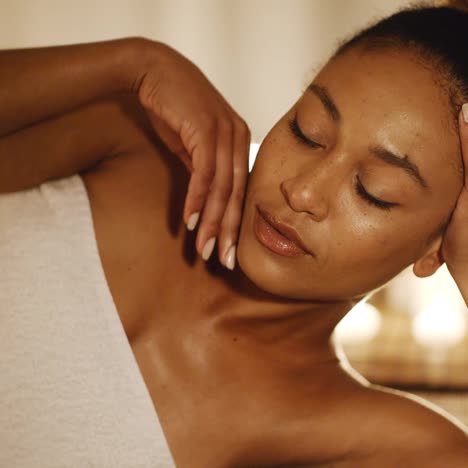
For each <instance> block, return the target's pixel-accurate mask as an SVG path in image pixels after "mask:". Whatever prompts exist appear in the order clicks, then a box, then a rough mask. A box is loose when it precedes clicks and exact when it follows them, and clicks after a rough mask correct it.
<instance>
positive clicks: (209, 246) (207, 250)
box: [202, 237, 216, 260]
mask: <svg viewBox="0 0 468 468" xmlns="http://www.w3.org/2000/svg"><path fill="white" fill-rule="evenodd" d="M215 242H216V237H210V238H209V239H208V240H207V241H206V244H205V247H203V252H202V258H203V260H208V259H209V258H210V255H211V253H212V252H213V247H214V245H215Z"/></svg>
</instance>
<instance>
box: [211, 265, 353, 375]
mask: <svg viewBox="0 0 468 468" xmlns="http://www.w3.org/2000/svg"><path fill="white" fill-rule="evenodd" d="M210 268H215V269H216V271H215V272H214V273H215V275H216V276H217V277H218V278H219V281H220V282H221V283H222V287H220V288H216V289H217V290H216V291H214V292H213V296H212V298H211V299H212V300H210V306H209V308H208V309H209V311H208V312H209V314H210V316H211V317H212V319H213V321H214V324H215V326H216V327H217V328H218V329H219V330H222V331H223V332H225V333H227V334H228V335H230V336H232V337H233V339H234V337H243V338H244V339H248V340H251V341H254V342H255V347H256V349H259V348H260V349H261V350H262V351H263V352H264V353H267V355H269V356H271V357H272V358H273V359H274V360H275V362H277V363H278V364H286V365H288V366H289V367H300V368H304V367H311V366H316V365H321V364H323V363H328V362H334V363H337V362H338V358H337V355H336V351H335V348H334V346H333V344H332V342H331V340H330V337H331V335H332V333H333V330H334V328H335V327H336V325H337V324H338V322H339V321H340V320H341V319H342V318H343V317H344V316H345V315H346V313H347V312H348V311H349V310H350V309H351V308H352V307H353V305H355V304H356V302H357V300H351V299H347V300H342V301H333V302H324V301H302V300H295V299H287V298H282V297H278V296H275V295H273V294H270V293H267V292H265V291H263V290H261V289H259V288H258V287H257V286H256V285H255V284H254V283H253V282H252V281H250V279H249V278H247V276H246V275H245V274H244V273H243V272H242V271H241V270H240V269H239V268H236V270H235V271H234V272H230V271H228V270H226V269H224V268H223V267H216V266H215V265H213V264H211V265H210ZM220 304H222V307H220ZM220 310H221V313H220ZM236 339H237V338H236ZM260 349H259V351H260Z"/></svg>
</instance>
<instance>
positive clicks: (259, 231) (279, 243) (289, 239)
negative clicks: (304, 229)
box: [254, 206, 313, 257]
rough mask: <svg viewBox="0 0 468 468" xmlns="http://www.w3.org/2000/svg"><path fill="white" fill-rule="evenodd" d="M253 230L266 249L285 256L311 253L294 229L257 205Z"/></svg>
mask: <svg viewBox="0 0 468 468" xmlns="http://www.w3.org/2000/svg"><path fill="white" fill-rule="evenodd" d="M254 230H255V234H256V236H257V239H258V240H259V241H260V242H261V243H262V244H263V245H264V246H265V247H267V248H268V249H270V250H272V251H273V252H275V253H278V254H280V255H284V256H287V257H297V256H303V255H313V253H312V252H310V251H309V250H308V249H307V247H306V246H305V245H304V243H303V242H302V239H301V238H300V236H299V234H298V233H297V232H296V230H295V229H294V228H293V227H292V226H290V225H288V224H286V223H284V222H282V221H279V220H278V219H277V218H275V217H273V216H272V215H270V214H269V213H267V212H266V211H264V210H262V209H260V208H259V207H258V206H257V211H256V213H255V221H254Z"/></svg>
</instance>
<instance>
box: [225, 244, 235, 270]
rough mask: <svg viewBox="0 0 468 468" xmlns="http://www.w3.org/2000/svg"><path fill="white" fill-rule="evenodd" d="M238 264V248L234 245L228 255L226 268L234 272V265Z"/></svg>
mask: <svg viewBox="0 0 468 468" xmlns="http://www.w3.org/2000/svg"><path fill="white" fill-rule="evenodd" d="M235 264H236V246H235V245H232V246H231V247H230V248H229V250H228V253H227V255H226V267H227V268H229V269H230V270H234V265H235Z"/></svg>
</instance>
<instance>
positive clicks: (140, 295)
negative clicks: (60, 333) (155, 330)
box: [80, 103, 188, 339]
mask: <svg viewBox="0 0 468 468" xmlns="http://www.w3.org/2000/svg"><path fill="white" fill-rule="evenodd" d="M125 112H126V113H127V118H128V120H129V125H131V126H132V134H133V136H132V138H133V142H134V144H133V145H132V146H131V149H130V150H128V151H126V152H125V153H123V154H120V155H118V156H115V157H112V158H108V159H105V160H103V161H102V162H101V163H100V164H98V165H97V166H95V167H93V168H92V169H90V170H87V171H84V172H82V173H81V174H80V175H81V177H82V179H83V182H84V184H85V186H86V190H87V193H88V197H89V201H90V206H91V211H92V216H93V223H94V229H95V236H96V241H97V245H98V250H99V255H100V257H101V261H102V265H103V268H104V271H105V275H106V279H107V282H108V286H109V289H110V291H111V293H112V296H113V298H114V302H115V304H116V307H117V310H118V312H119V315H120V318H121V321H122V323H123V325H124V328H125V331H126V333H127V336H128V337H129V339H131V337H132V336H135V335H136V334H137V333H138V331H139V328H140V327H141V324H142V323H143V321H144V320H143V319H142V318H141V317H140V318H139V315H138V314H141V313H142V312H141V311H144V310H148V309H149V307H151V306H152V304H151V302H150V301H151V298H153V297H154V296H156V295H158V293H159V292H160V291H159V290H158V288H163V287H164V285H165V277H164V275H163V273H164V272H165V271H167V268H166V265H164V262H168V261H169V259H171V258H172V263H171V268H172V269H176V268H177V259H178V258H179V257H180V255H176V254H175V252H176V249H178V248H179V245H180V238H181V235H182V233H183V232H184V231H185V230H184V229H183V222H182V210H183V203H184V198H185V194H186V186H187V185H188V172H187V170H186V169H185V166H184V165H183V164H182V163H181V162H180V161H178V160H177V159H176V157H175V156H173V155H172V154H171V153H170V152H169V151H168V150H167V149H166V148H165V146H164V145H163V144H162V143H161V142H160V141H159V140H158V139H157V136H156V135H152V134H151V132H150V131H149V130H148V122H147V121H146V120H145V119H146V116H145V115H144V111H143V110H142V109H141V108H139V107H138V106H137V105H134V104H132V103H128V105H127V106H126V108H125ZM172 253H174V254H173V255H171V254H172ZM149 278H151V281H149Z"/></svg>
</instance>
